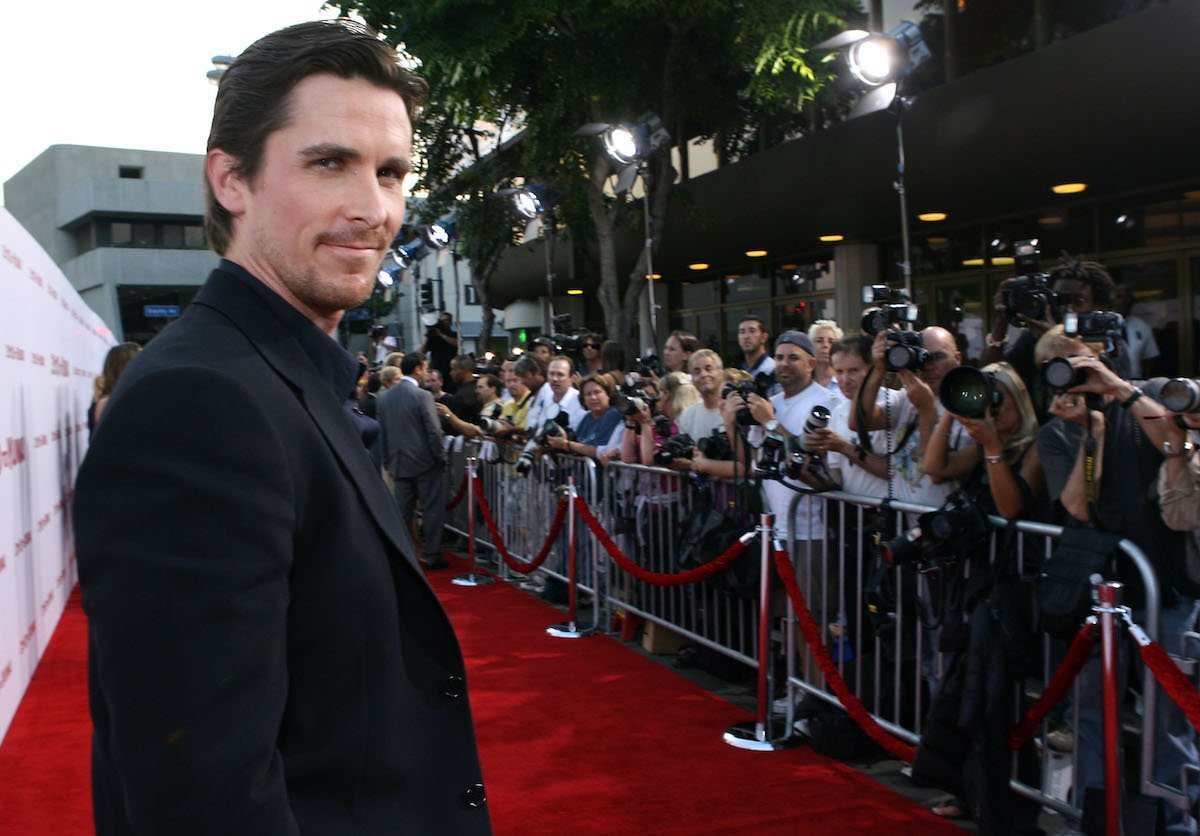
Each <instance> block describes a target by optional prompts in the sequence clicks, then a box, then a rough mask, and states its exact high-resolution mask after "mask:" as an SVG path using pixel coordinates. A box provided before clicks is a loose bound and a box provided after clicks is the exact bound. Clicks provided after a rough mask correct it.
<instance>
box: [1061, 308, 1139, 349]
mask: <svg viewBox="0 0 1200 836" xmlns="http://www.w3.org/2000/svg"><path fill="white" fill-rule="evenodd" d="M1062 321H1063V333H1064V334H1066V335H1067V336H1068V337H1078V338H1079V339H1081V340H1083V341H1084V342H1085V343H1099V342H1102V343H1104V346H1105V350H1106V351H1107V352H1108V353H1110V354H1112V353H1113V352H1114V349H1115V348H1116V346H1117V341H1118V340H1119V339H1120V337H1121V330H1122V329H1123V328H1124V327H1125V317H1123V316H1121V315H1120V314H1119V313H1116V312H1115V311H1088V312H1087V313H1075V312H1074V311H1067V312H1066V313H1064V314H1063V317H1062Z"/></svg>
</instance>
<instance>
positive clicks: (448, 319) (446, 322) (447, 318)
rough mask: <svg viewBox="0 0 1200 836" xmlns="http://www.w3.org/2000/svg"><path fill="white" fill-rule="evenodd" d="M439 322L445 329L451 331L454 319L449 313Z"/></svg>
mask: <svg viewBox="0 0 1200 836" xmlns="http://www.w3.org/2000/svg"><path fill="white" fill-rule="evenodd" d="M438 322H439V323H440V324H441V326H442V327H443V328H445V329H446V330H447V331H449V330H450V326H451V324H453V322H454V317H452V316H450V314H449V313H445V312H443V313H442V315H441V316H439V317H438Z"/></svg>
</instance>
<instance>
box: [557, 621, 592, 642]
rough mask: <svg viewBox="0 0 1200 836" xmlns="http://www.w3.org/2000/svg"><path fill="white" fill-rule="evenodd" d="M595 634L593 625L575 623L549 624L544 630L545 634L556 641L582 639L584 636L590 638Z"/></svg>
mask: <svg viewBox="0 0 1200 836" xmlns="http://www.w3.org/2000/svg"><path fill="white" fill-rule="evenodd" d="M595 632H596V626H595V625H594V624H579V623H578V622H575V621H564V622H561V623H559V624H551V625H550V626H549V627H547V628H546V634H547V635H550V636H554V638H556V639H582V638H583V637H584V636H590V635H592V634H593V633H595Z"/></svg>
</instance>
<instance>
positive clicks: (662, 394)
mask: <svg viewBox="0 0 1200 836" xmlns="http://www.w3.org/2000/svg"><path fill="white" fill-rule="evenodd" d="M647 385H648V386H651V387H653V386H654V385H653V384H650V383H648V384H647ZM645 400H646V403H645V404H640V405H638V406H639V408H638V410H637V412H635V413H633V414H632V415H630V416H627V418H626V421H625V430H624V434H623V435H622V437H621V461H623V462H626V463H630V464H644V465H646V466H648V467H649V466H653V465H656V464H657V462H656V461H655V453H657V452H658V450H659V448H661V447H662V445H663V442H664V441H666V440H667V439H668V438H673V437H676V436H678V435H679V426H678V424H677V423H676V422H677V421H678V420H679V416H680V415H682V414H683V411H684V410H685V409H687V408H688V407H690V406H692V405H693V404H697V403H699V402H700V393H699V392H698V391H696V387H695V386H693V385H692V384H691V383H688V382H687V375H685V374H683V373H682V372H671V373H670V374H668V375H667V376H666V377H664V378H662V379H660V380H659V381H658V385H657V387H654V388H653V390H652V391H651V392H650V393H649V394H648V395H647V396H646V398H645ZM694 459H695V456H694V455H693V462H692V464H693V467H694V466H695V460H694Z"/></svg>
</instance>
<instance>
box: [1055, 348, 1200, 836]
mask: <svg viewBox="0 0 1200 836" xmlns="http://www.w3.org/2000/svg"><path fill="white" fill-rule="evenodd" d="M1035 357H1036V359H1037V361H1038V362H1039V363H1047V362H1048V361H1057V362H1058V363H1059V365H1060V366H1061V364H1062V363H1064V362H1065V363H1067V364H1069V365H1070V368H1071V370H1072V371H1073V372H1074V373H1075V376H1074V378H1073V379H1072V380H1071V381H1070V384H1069V385H1067V386H1066V387H1064V388H1063V390H1062V391H1060V392H1059V393H1058V394H1057V395H1055V397H1054V399H1053V401H1052V402H1051V406H1050V412H1051V414H1052V415H1054V420H1052V421H1051V422H1050V423H1049V424H1047V425H1046V426H1044V427H1043V428H1042V430H1041V432H1040V433H1039V435H1038V451H1039V454H1040V455H1041V459H1042V463H1043V466H1044V468H1045V472H1046V484H1047V489H1048V493H1049V495H1050V497H1051V498H1052V499H1055V498H1056V499H1058V500H1059V501H1060V502H1061V505H1062V507H1063V509H1064V511H1065V515H1064V516H1065V521H1064V525H1065V526H1068V527H1081V526H1083V527H1093V528H1096V529H1099V530H1101V531H1108V532H1113V533H1115V534H1117V535H1119V536H1121V537H1123V538H1127V539H1129V540H1131V541H1133V543H1134V544H1136V545H1137V546H1138V548H1139V549H1141V550H1142V552H1143V553H1144V554H1145V555H1146V557H1147V558H1148V559H1149V561H1150V563H1151V565H1152V567H1153V570H1154V573H1155V575H1156V577H1157V581H1158V585H1159V588H1160V594H1161V599H1162V606H1161V612H1160V616H1159V635H1158V640H1159V642H1160V643H1161V644H1162V645H1163V647H1165V648H1166V649H1167V650H1168V651H1170V652H1179V651H1180V649H1181V641H1182V637H1183V634H1184V633H1185V632H1187V631H1190V630H1192V629H1193V627H1194V625H1195V620H1196V600H1195V595H1196V593H1197V591H1200V590H1198V589H1197V587H1196V586H1195V585H1194V584H1193V583H1192V582H1191V581H1190V580H1189V579H1188V576H1187V572H1186V566H1185V563H1184V556H1185V552H1184V543H1183V540H1182V538H1181V536H1180V535H1179V534H1178V533H1176V532H1172V531H1170V530H1169V529H1168V528H1167V526H1166V525H1165V524H1164V522H1163V515H1162V513H1161V511H1160V509H1159V506H1158V501H1157V499H1158V497H1157V492H1156V491H1155V490H1154V488H1155V486H1156V485H1157V483H1158V478H1159V470H1160V468H1161V466H1162V462H1163V455H1162V453H1163V450H1164V446H1163V445H1164V442H1168V441H1172V439H1171V437H1170V435H1169V430H1168V426H1169V424H1170V422H1169V421H1168V420H1164V418H1165V416H1166V411H1165V410H1164V409H1163V407H1162V406H1161V405H1159V404H1158V403H1156V402H1154V400H1153V399H1151V398H1149V397H1144V396H1143V395H1142V392H1141V390H1140V389H1139V388H1138V387H1136V386H1134V385H1133V384H1131V383H1130V382H1129V381H1126V380H1123V379H1122V378H1121V377H1120V376H1119V375H1118V374H1117V373H1116V372H1115V371H1114V370H1113V369H1111V368H1110V367H1109V365H1108V364H1107V363H1106V362H1104V360H1105V358H1104V355H1103V351H1102V350H1099V349H1097V348H1096V347H1095V346H1094V345H1092V344H1088V343H1084V342H1082V341H1081V340H1079V339H1077V338H1073V337H1071V336H1068V335H1067V334H1065V333H1064V331H1063V328H1062V326H1055V327H1053V328H1051V329H1049V330H1048V331H1047V332H1046V333H1045V334H1044V335H1043V336H1042V337H1041V339H1039V340H1038V343H1037V346H1036V353H1035ZM1044 368H1045V367H1044ZM1177 440H1178V439H1176V441H1177ZM1166 449H1167V450H1168V451H1169V452H1174V450H1175V449H1178V448H1171V447H1168V448H1166ZM1051 561H1053V558H1051ZM1105 574H1106V575H1111V574H1112V573H1111V572H1110V571H1109V570H1107V569H1106V570H1105ZM1116 579H1117V580H1120V581H1122V582H1123V583H1124V584H1125V589H1124V596H1123V597H1124V601H1123V603H1126V604H1128V605H1130V606H1132V607H1134V619H1135V620H1136V621H1138V622H1141V623H1144V616H1145V613H1144V611H1143V608H1144V606H1145V601H1144V595H1145V593H1144V590H1143V588H1142V583H1141V577H1140V575H1139V573H1138V572H1137V571H1136V570H1135V569H1134V567H1133V566H1132V564H1131V563H1129V562H1128V561H1126V560H1123V559H1120V558H1118V559H1117V561H1116ZM1128 651H1129V646H1128V644H1127V643H1126V642H1122V658H1123V659H1126V660H1127V658H1128V656H1129V652H1128ZM1119 670H1120V672H1121V682H1120V684H1119V686H1118V687H1119V689H1120V690H1121V691H1122V692H1123V691H1124V688H1125V685H1124V682H1125V677H1126V676H1127V672H1128V666H1127V665H1124V664H1123V665H1121V666H1120V669H1119ZM1078 682H1079V688H1080V700H1079V722H1078V729H1079V733H1078V735H1079V736H1078V740H1077V741H1076V749H1077V751H1078V752H1079V757H1078V760H1077V763H1078V764H1079V766H1078V770H1079V771H1078V775H1077V784H1078V786H1079V787H1080V792H1081V795H1080V796H1078V798H1080V799H1081V800H1082V798H1083V795H1082V793H1083V792H1084V791H1086V790H1087V789H1089V788H1092V789H1102V788H1103V786H1104V776H1103V770H1102V764H1103V752H1104V738H1103V729H1102V719H1103V718H1102V711H1101V708H1100V695H1101V685H1100V661H1099V657H1098V656H1093V657H1092V658H1090V659H1089V660H1088V662H1087V663H1086V664H1085V666H1084V668H1083V670H1082V671H1081V672H1080V675H1079V679H1078ZM1158 709H1159V713H1160V716H1159V720H1158V722H1157V724H1156V727H1155V728H1156V740H1155V764H1154V777H1155V780H1158V781H1161V782H1163V783H1165V784H1167V785H1170V786H1176V785H1177V784H1178V782H1179V780H1180V777H1179V776H1180V770H1181V769H1182V768H1183V767H1184V766H1185V765H1187V764H1195V763H1196V751H1195V748H1194V745H1193V743H1192V734H1191V730H1190V729H1186V724H1181V722H1180V719H1179V717H1178V714H1177V709H1175V708H1174V706H1173V704H1172V703H1171V701H1170V700H1169V699H1167V698H1165V697H1164V696H1162V695H1160V697H1159V701H1158ZM1185 730H1186V733H1181V732H1183V731H1185ZM1181 815H1182V814H1181V811H1179V810H1177V809H1176V808H1174V807H1168V808H1167V816H1168V820H1169V821H1168V823H1169V824H1170V823H1171V822H1170V819H1171V818H1174V819H1175V822H1174V823H1175V824H1176V826H1178V825H1179V824H1180V823H1181V822H1180V821H1179V817H1180V816H1181Z"/></svg>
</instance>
